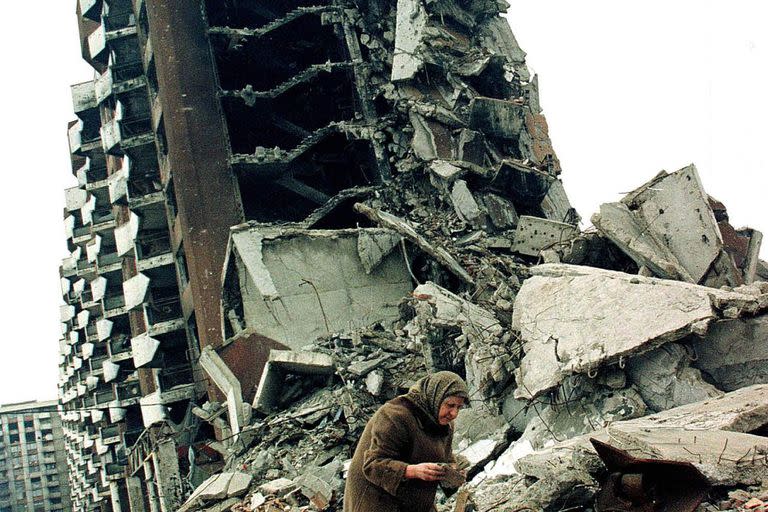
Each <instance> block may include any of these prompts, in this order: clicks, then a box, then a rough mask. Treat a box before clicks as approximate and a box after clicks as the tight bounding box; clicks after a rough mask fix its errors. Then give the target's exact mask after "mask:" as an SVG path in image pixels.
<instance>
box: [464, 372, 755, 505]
mask: <svg viewBox="0 0 768 512" xmlns="http://www.w3.org/2000/svg"><path fill="white" fill-rule="evenodd" d="M766 393H768V385H756V386H751V387H748V388H743V389H740V390H738V391H734V392H732V393H728V394H726V395H724V396H722V397H719V398H715V399H711V400H705V401H701V402H696V403H693V404H688V405H685V406H681V407H677V408H674V409H670V410H667V411H663V412H661V413H658V414H653V415H650V416H644V417H642V418H637V419H632V420H628V421H621V422H617V423H615V424H613V425H611V426H610V427H608V428H605V429H600V430H597V431H594V432H590V433H588V434H585V435H582V436H578V437H575V438H572V439H569V440H567V441H563V442H561V443H557V444H555V445H553V446H551V447H548V448H545V449H543V450H539V451H536V452H533V453H530V450H529V451H527V452H526V451H525V450H522V451H521V450H520V449H519V447H518V446H517V445H513V446H512V447H510V449H509V451H511V450H518V454H510V457H509V458H510V465H509V466H510V467H511V468H513V469H512V470H511V471H508V472H507V473H504V474H502V475H499V476H497V477H496V478H493V479H486V480H482V479H480V480H478V482H475V484H476V487H475V489H473V492H472V495H473V499H474V502H475V504H476V505H477V506H478V507H479V509H480V510H486V509H487V508H488V507H490V506H492V505H493V506H496V507H501V506H505V507H513V508H514V507H515V506H527V507H530V508H531V509H533V510H544V511H555V510H560V508H561V507H562V506H563V505H564V504H566V503H567V504H569V506H575V505H586V504H588V503H590V501H591V499H592V498H593V497H594V494H595V492H596V491H597V489H598V487H599V485H598V481H597V476H598V475H599V474H600V473H601V472H602V471H603V470H604V469H603V465H602V462H601V461H600V459H599V457H598V456H597V453H596V452H595V451H594V449H593V447H592V445H591V443H590V441H589V440H590V438H596V439H598V440H601V441H604V442H607V443H610V444H612V445H614V446H617V447H618V448H621V449H629V450H630V451H631V453H633V454H635V455H636V454H637V451H638V450H640V451H641V452H642V453H643V454H644V455H645V456H647V457H649V458H656V459H661V458H666V459H673V460H683V461H689V462H692V463H694V465H697V466H698V467H699V468H700V469H701V471H702V472H703V473H704V474H705V475H707V477H708V478H709V479H710V481H711V483H712V484H713V485H732V484H740V485H749V484H750V483H751V482H755V481H756V480H759V479H760V478H762V475H763V472H764V469H763V467H761V464H765V456H766V455H765V453H766V452H764V451H763V450H764V448H763V447H764V446H765V445H766V443H767V441H766V439H765V437H762V436H757V435H749V433H751V432H757V431H760V430H761V429H763V428H765V426H766V425H768V404H766V403H765V396H766V395H765V394H766ZM726 439H728V441H727V442H726ZM731 439H732V440H731ZM728 445H731V448H733V449H732V450H731V449H729V448H728ZM505 455H506V454H504V455H502V457H504V456H505ZM745 455H746V457H745ZM753 457H754V461H755V463H754V464H753V462H752V461H753ZM500 459H501V458H500Z"/></svg>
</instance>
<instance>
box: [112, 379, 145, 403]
mask: <svg viewBox="0 0 768 512" xmlns="http://www.w3.org/2000/svg"><path fill="white" fill-rule="evenodd" d="M115 388H116V391H117V400H120V401H124V400H130V399H132V398H139V397H141V386H139V383H138V381H131V382H121V383H120V384H117V385H116V386H115Z"/></svg>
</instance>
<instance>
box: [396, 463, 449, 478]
mask: <svg viewBox="0 0 768 512" xmlns="http://www.w3.org/2000/svg"><path fill="white" fill-rule="evenodd" d="M443 477H445V468H443V467H442V466H441V465H440V464H435V463H434V462H422V463H421V464H409V465H408V466H406V468H405V478H408V479H416V480H425V481H427V482H437V481H440V480H442V479H443Z"/></svg>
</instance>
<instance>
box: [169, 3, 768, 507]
mask: <svg viewBox="0 0 768 512" xmlns="http://www.w3.org/2000/svg"><path fill="white" fill-rule="evenodd" d="M361 3H362V4H365V6H364V8H363V7H361V8H360V9H359V11H358V12H359V13H361V14H360V16H359V19H357V28H358V30H359V31H360V33H361V34H362V35H361V37H360V40H361V42H362V43H363V44H364V46H365V47H366V49H365V51H366V52H367V53H368V54H370V59H371V76H370V80H369V83H368V84H367V87H369V88H370V91H369V92H370V95H371V97H374V98H376V100H377V101H378V102H380V104H381V108H382V109H385V110H387V109H388V111H389V112H390V114H388V115H387V116H385V118H384V122H383V124H382V125H381V126H380V127H379V130H380V131H381V132H380V133H381V142H382V143H385V144H386V145H387V150H388V151H389V153H390V154H391V155H392V156H391V158H390V163H391V164H392V175H391V176H390V177H389V178H388V182H387V183H386V184H385V185H383V186H380V187H373V188H372V189H371V190H367V191H365V193H361V194H360V195H359V196H356V197H352V196H350V197H347V198H345V200H350V199H351V200H352V201H354V203H355V204H354V212H355V215H357V216H358V217H357V218H358V223H359V225H360V226H362V227H359V228H357V229H344V230H311V229H307V228H308V227H310V226H308V225H303V226H279V227H278V226H263V225H256V224H247V225H243V226H237V227H235V228H233V230H232V237H231V242H230V258H229V260H228V263H227V269H228V270H226V271H225V288H226V290H227V291H226V293H225V295H226V296H225V297H224V299H223V310H224V316H225V318H226V319H227V321H226V322H225V323H226V326H225V329H226V331H227V337H228V338H236V337H238V336H242V335H243V333H253V332H256V333H258V334H260V335H263V336H266V337H268V338H270V339H272V340H276V341H278V342H280V343H281V344H283V345H284V346H286V347H287V349H286V350H273V351H272V352H271V353H270V355H269V359H268V361H267V363H266V366H265V369H264V371H263V372H262V374H261V376H260V380H259V382H258V385H254V386H253V389H246V388H245V387H243V388H242V389H241V387H240V385H239V384H237V383H236V382H235V380H236V379H234V378H231V377H229V374H228V373H227V369H226V364H224V365H223V366H222V364H223V363H222V362H221V361H219V360H217V359H216V356H215V354H208V356H206V357H209V359H206V361H209V363H208V364H207V365H204V369H205V370H206V371H207V372H208V373H209V376H210V377H211V378H212V380H213V381H215V382H216V383H217V386H219V388H220V389H221V390H222V393H223V395H225V396H226V397H227V404H226V410H227V413H226V415H225V417H227V418H228V425H222V424H221V415H219V416H216V417H217V418H218V419H219V423H216V424H215V426H216V428H219V429H224V430H227V429H228V430H227V431H228V432H230V434H231V439H230V440H229V442H228V443H227V448H226V450H225V452H226V454H227V466H226V468H225V469H224V472H223V473H221V474H218V475H212V476H211V477H210V478H208V479H207V480H204V481H203V483H202V484H200V485H198V487H197V490H195V492H194V493H193V494H192V496H191V497H190V498H189V500H188V501H187V502H186V504H185V505H184V506H183V507H182V508H183V510H185V511H186V510H211V511H214V510H215V511H223V510H230V509H231V510H242V511H246V510H248V511H277V510H286V511H287V510H291V511H299V510H341V499H342V494H343V478H344V470H345V467H346V464H347V463H348V461H349V459H350V457H351V454H352V452H353V450H354V446H355V442H356V440H357V439H358V438H359V435H360V433H361V432H362V428H363V427H364V425H365V422H366V420H367V419H368V418H369V417H370V416H371V414H372V413H373V412H374V411H375V410H376V408H377V407H378V406H379V405H380V404H382V403H383V402H385V401H386V400H388V399H390V398H392V397H394V396H396V395H397V394H399V393H402V392H404V391H405V390H407V388H408V386H409V385H410V384H412V383H413V382H414V381H415V380H416V379H417V378H418V377H420V376H422V375H425V374H427V373H428V372H431V371H437V370H452V371H455V372H457V373H459V374H461V375H463V376H465V377H466V380H467V382H468V384H469V387H470V391H471V410H470V412H469V413H464V414H463V415H460V417H459V419H458V420H457V425H456V429H457V433H456V436H455V442H456V445H455V449H456V451H457V452H458V453H460V454H461V455H462V456H463V457H465V458H466V459H467V460H468V461H469V463H470V467H469V471H468V476H469V480H470V481H469V482H468V483H467V484H466V485H465V486H464V487H463V488H462V489H461V490H460V491H459V493H458V494H457V495H456V496H454V497H446V496H442V497H441V503H440V505H439V507H440V509H441V510H462V511H466V510H471V509H472V507H475V508H474V510H481V511H490V510H524V509H526V510H553V511H554V510H593V509H594V510H599V508H597V509H595V508H593V507H594V506H595V505H594V503H595V499H596V495H598V493H599V492H600V489H601V488H602V487H604V485H603V482H604V477H605V473H606V469H605V466H604V465H603V462H602V461H601V459H600V457H599V456H598V454H597V453H596V451H595V449H594V448H593V445H592V444H591V443H590V439H596V440H598V441H603V442H605V443H608V444H610V445H611V446H612V447H614V448H617V449H619V450H626V451H627V452H630V453H631V454H632V456H634V457H640V458H646V459H656V460H665V461H677V462H680V463H690V467H692V468H695V470H696V471H699V472H700V473H701V474H702V475H703V478H704V479H705V480H706V482H707V484H708V486H709V487H708V488H707V492H706V494H705V496H704V498H703V499H704V503H703V504H702V505H700V506H699V508H698V510H702V511H714V510H742V509H745V510H746V508H743V507H747V506H748V505H747V504H748V503H751V505H749V506H750V507H752V508H750V510H761V508H759V507H763V510H764V509H765V505H764V503H763V502H765V501H768V496H766V494H768V481H767V480H766V479H768V459H767V457H768V439H766V437H765V436H766V435H767V434H768V405H767V404H766V396H768V386H766V385H765V384H767V383H768V283H767V282H765V281H766V280H768V265H766V263H765V262H764V261H761V260H760V259H759V257H758V255H759V250H760V242H761V235H760V233H759V232H757V231H755V230H751V229H742V230H737V229H734V228H733V227H732V226H731V225H730V224H729V223H728V218H727V212H726V210H725V207H724V206H723V205H722V204H721V203H719V202H718V201H717V200H715V199H713V198H712V197H710V196H708V195H707V194H706V192H704V189H703V187H702V185H701V182H700V179H699V176H698V174H697V172H696V169H695V168H694V167H693V166H690V167H687V168H685V169H681V170H680V171H677V172H674V173H670V174H667V173H662V174H660V175H658V176H657V177H655V178H654V179H653V180H651V181H650V182H648V183H647V184H645V185H643V186H642V187H640V188H639V189H637V190H635V191H633V192H631V193H630V194H628V195H627V196H626V197H625V198H624V199H623V200H622V201H620V202H618V203H611V204H606V205H603V206H602V207H601V209H600V212H599V214H597V215H596V216H595V217H594V218H593V223H594V225H595V227H596V228H597V229H596V230H593V231H590V232H586V233H582V232H580V230H579V228H578V222H579V217H578V215H577V214H576V212H575V211H574V210H573V208H571V206H570V204H569V202H568V199H567V196H566V194H565V191H564V188H563V185H562V182H561V181H560V180H559V178H558V175H559V173H560V170H561V169H560V163H559V161H558V159H557V157H556V155H555V154H554V151H553V150H552V146H551V142H550V141H549V137H548V135H547V127H546V121H545V120H544V117H543V116H542V115H541V109H540V107H539V104H538V92H537V84H538V82H537V78H536V77H535V76H531V75H530V73H529V71H528V70H527V67H526V65H525V54H524V53H523V52H522V50H520V48H519V47H518V46H517V43H516V42H515V39H514V37H513V35H512V33H511V31H510V29H509V27H508V25H507V23H506V21H505V20H504V19H503V18H502V17H500V15H499V12H500V9H503V8H504V7H505V6H504V5H503V4H504V2H495V1H479V2H461V1H458V0H456V1H451V0H443V1H427V2H422V1H420V0H398V1H397V2H377V1H374V0H371V1H369V2H361ZM395 4H396V5H395ZM541 263H544V264H541ZM313 272H314V274H312V273H313ZM310 274H312V276H311V277H309V276H310ZM328 276H332V277H328ZM291 279H293V280H294V281H298V283H297V282H293V281H291ZM323 279H325V280H326V281H323ZM335 279H336V280H337V281H338V282H336V281H334V280H335ZM331 281H333V282H331ZM308 283H310V284H308ZM362 290H365V291H364V292H363V291H362ZM398 299H402V300H398ZM318 303H319V307H318ZM219 383H220V384H219ZM251 397H253V401H252V405H250V404H248V403H247V402H248V401H249V400H250V398H251ZM202 409H205V410H209V411H211V410H220V411H221V410H224V409H225V406H224V405H222V404H208V406H207V409H206V407H203V408H202ZM198 416H200V417H201V418H204V419H205V418H208V421H210V422H212V424H213V422H214V421H215V420H214V419H213V416H214V415H212V414H209V415H207V416H206V414H205V411H202V412H201V414H199V415H198ZM651 467H653V466H652V465H651ZM686 467H687V466H686ZM521 507H527V508H521ZM722 507H730V508H722ZM740 507H741V508H740ZM603 510H606V509H605V508H603ZM621 510H635V509H631V508H626V509H621ZM637 510H640V509H637ZM692 510H693V509H692Z"/></svg>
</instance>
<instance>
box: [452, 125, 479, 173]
mask: <svg viewBox="0 0 768 512" xmlns="http://www.w3.org/2000/svg"><path fill="white" fill-rule="evenodd" d="M485 153H486V145H485V136H484V135H483V134H482V133H481V132H476V131H473V130H467V129H462V130H461V132H459V137H458V141H457V145H456V160H459V161H462V162H469V163H472V164H475V165H481V166H482V165H484V164H485Z"/></svg>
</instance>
